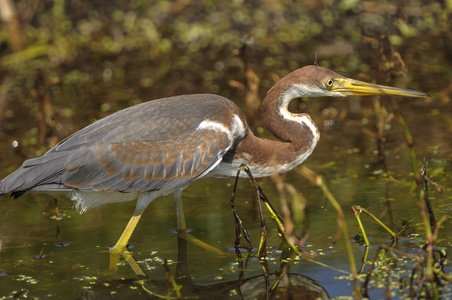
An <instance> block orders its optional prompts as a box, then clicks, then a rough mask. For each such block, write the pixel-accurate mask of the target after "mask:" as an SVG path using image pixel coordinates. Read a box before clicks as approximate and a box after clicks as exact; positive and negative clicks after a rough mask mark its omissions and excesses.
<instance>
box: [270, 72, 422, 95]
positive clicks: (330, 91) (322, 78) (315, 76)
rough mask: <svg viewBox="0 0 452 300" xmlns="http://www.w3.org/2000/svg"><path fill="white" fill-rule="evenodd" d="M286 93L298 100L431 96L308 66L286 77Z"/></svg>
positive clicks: (281, 86) (282, 86)
mask: <svg viewBox="0 0 452 300" xmlns="http://www.w3.org/2000/svg"><path fill="white" fill-rule="evenodd" d="M278 85H280V86H279V88H282V90H283V91H284V92H285V93H290V94H292V95H293V96H295V95H297V96H298V97H346V96H383V95H396V96H405V97H429V95H428V94H426V93H423V92H418V91H413V90H408V89H402V88H395V87H389V86H383V85H378V84H373V83H367V82H364V81H359V80H355V79H351V78H346V77H344V76H342V75H339V74H337V73H335V72H333V71H331V70H328V69H326V68H322V67H318V66H306V67H303V68H300V69H298V70H295V71H293V72H292V73H290V74H288V75H287V76H285V77H284V78H283V79H282V80H281V81H280V82H278Z"/></svg>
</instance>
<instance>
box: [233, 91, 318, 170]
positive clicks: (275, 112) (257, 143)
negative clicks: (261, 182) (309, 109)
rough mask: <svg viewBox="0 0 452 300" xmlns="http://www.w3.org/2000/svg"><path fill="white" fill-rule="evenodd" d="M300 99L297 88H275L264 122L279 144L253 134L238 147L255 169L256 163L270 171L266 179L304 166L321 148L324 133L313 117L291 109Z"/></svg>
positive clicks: (265, 104) (266, 104)
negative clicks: (309, 157) (272, 174)
mask: <svg viewBox="0 0 452 300" xmlns="http://www.w3.org/2000/svg"><path fill="white" fill-rule="evenodd" d="M281 91H286V92H281ZM298 97H300V93H299V90H298V92H297V89H278V88H277V89H275V88H273V89H271V90H270V91H269V92H268V94H267V96H266V97H265V99H264V101H263V102H262V108H261V110H262V122H263V125H264V127H265V128H267V129H268V130H269V131H270V132H271V133H272V134H273V135H274V136H275V137H277V138H278V139H279V141H275V140H267V139H261V138H258V137H256V136H254V135H252V134H251V132H250V134H249V136H248V137H247V138H246V139H244V140H243V141H242V143H241V144H240V145H239V146H238V148H237V150H238V152H239V153H240V156H242V158H243V159H244V160H246V161H247V162H248V163H249V164H250V165H251V167H252V166H253V163H254V162H256V166H255V167H254V168H255V169H256V168H258V166H259V165H260V166H261V168H267V170H268V172H267V174H264V173H265V172H264V173H263V174H262V176H266V175H270V173H281V172H284V171H287V170H290V169H292V168H294V167H296V166H298V165H300V164H301V163H302V162H303V161H304V160H306V158H308V156H309V155H310V154H311V153H312V151H313V150H314V148H315V146H316V145H317V142H318V140H319V137H320V133H319V130H318V128H317V126H316V125H315V124H314V122H313V121H312V120H311V117H310V116H309V115H307V114H294V113H291V112H289V110H288V106H289V103H290V101H292V100H293V99H295V98H298ZM253 150H255V151H253ZM256 150H257V151H256ZM252 170H253V169H252Z"/></svg>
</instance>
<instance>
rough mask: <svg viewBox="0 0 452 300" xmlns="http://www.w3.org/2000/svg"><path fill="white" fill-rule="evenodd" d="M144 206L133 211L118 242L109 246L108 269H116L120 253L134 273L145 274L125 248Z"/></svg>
mask: <svg viewBox="0 0 452 300" xmlns="http://www.w3.org/2000/svg"><path fill="white" fill-rule="evenodd" d="M145 208H146V206H145V207H143V208H139V209H138V208H137V209H135V211H134V212H133V216H132V218H130V220H129V223H128V224H127V226H126V228H125V229H124V231H123V232H122V234H121V237H120V238H119V240H118V242H117V243H116V244H115V245H114V246H113V247H112V248H110V270H112V271H116V270H118V263H119V257H120V255H122V256H123V257H124V258H125V259H126V261H127V262H128V263H129V265H130V266H131V267H132V269H133V271H134V272H135V274H137V275H139V276H146V273H144V271H143V269H142V268H141V266H140V265H139V264H138V263H137V262H136V260H135V258H133V256H132V254H131V253H130V252H129V250H128V249H127V244H128V243H129V239H130V237H131V235H132V233H133V231H134V230H135V227H136V226H137V224H138V221H140V218H141V216H142V215H143V212H144V209H145Z"/></svg>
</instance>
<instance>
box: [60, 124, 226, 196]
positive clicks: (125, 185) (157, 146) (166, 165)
mask: <svg viewBox="0 0 452 300" xmlns="http://www.w3.org/2000/svg"><path fill="white" fill-rule="evenodd" d="M233 142H234V141H232V140H230V138H229V137H228V135H227V134H226V133H225V132H216V131H212V130H206V129H201V130H196V131H193V132H191V133H190V134H189V135H185V136H183V137H182V138H178V139H176V140H161V141H140V142H117V143H110V144H104V143H100V142H99V143H96V144H95V145H93V146H92V147H90V148H81V149H79V150H78V151H75V152H74V153H73V154H72V155H71V156H69V158H68V159H67V169H66V171H65V172H64V174H63V176H62V183H63V184H64V185H65V186H68V187H73V188H76V189H82V190H84V189H89V190H95V191H102V190H107V191H122V192H142V191H153V190H170V189H174V188H181V187H184V186H186V185H187V184H189V183H190V182H191V181H193V180H195V179H197V178H199V177H202V176H203V175H205V174H206V173H207V172H208V171H210V170H211V169H212V168H214V167H215V166H216V165H217V164H218V163H219V162H220V161H221V159H222V157H223V155H224V154H225V153H226V152H227V151H228V150H229V148H230V147H231V145H232V143H233Z"/></svg>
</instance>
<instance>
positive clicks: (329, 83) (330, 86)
mask: <svg viewBox="0 0 452 300" xmlns="http://www.w3.org/2000/svg"><path fill="white" fill-rule="evenodd" d="M325 87H326V88H332V87H333V79H331V78H330V79H327V80H326V81H325Z"/></svg>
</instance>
